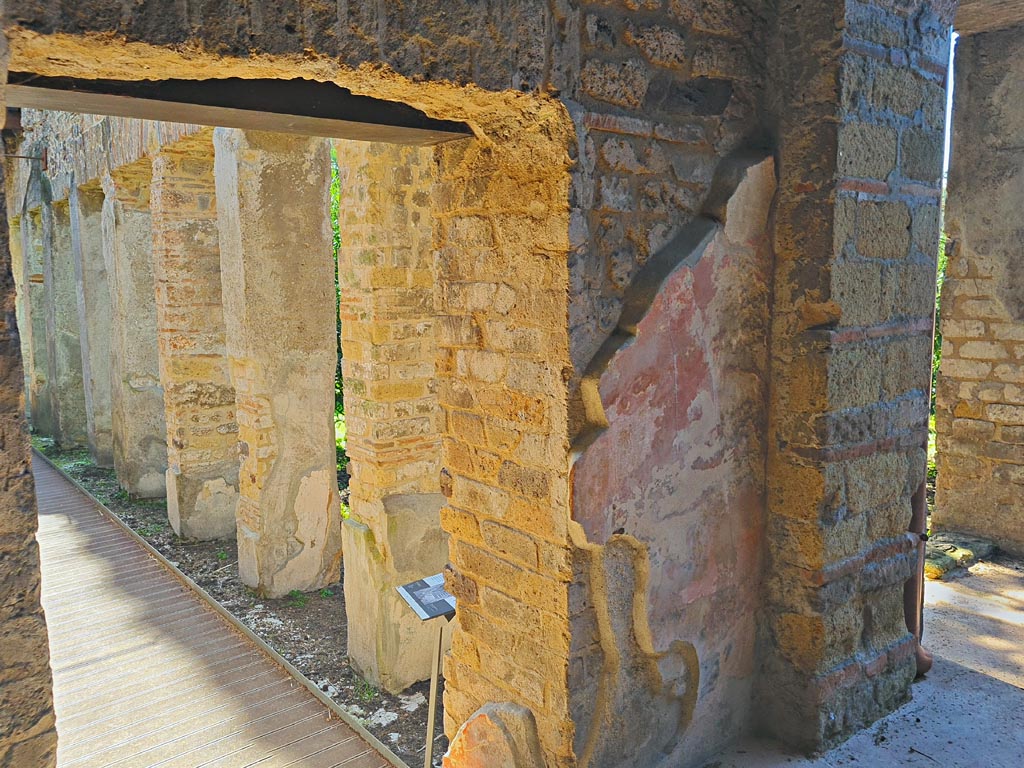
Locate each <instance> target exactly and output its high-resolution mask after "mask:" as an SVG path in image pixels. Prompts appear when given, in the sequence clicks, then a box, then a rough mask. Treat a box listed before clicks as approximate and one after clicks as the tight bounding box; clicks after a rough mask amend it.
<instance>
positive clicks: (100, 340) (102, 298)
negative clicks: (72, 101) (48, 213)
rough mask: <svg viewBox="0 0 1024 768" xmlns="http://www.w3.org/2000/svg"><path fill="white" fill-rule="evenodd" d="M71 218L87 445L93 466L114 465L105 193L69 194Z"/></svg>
mask: <svg viewBox="0 0 1024 768" xmlns="http://www.w3.org/2000/svg"><path fill="white" fill-rule="evenodd" d="M68 206H69V210H70V215H71V252H72V256H73V258H74V261H75V283H76V296H75V298H76V304H77V307H78V328H79V335H80V339H81V345H82V380H83V388H84V390H85V418H86V440H87V442H88V445H89V453H90V455H91V456H92V459H93V461H95V462H96V465H97V466H100V467H112V466H114V438H113V434H112V425H111V412H110V409H111V400H110V360H111V357H110V355H111V348H110V334H111V303H110V287H109V284H108V275H107V267H106V263H105V262H104V258H103V190H102V189H100V188H98V187H90V188H87V189H79V188H78V187H77V186H75V185H74V184H72V185H71V188H70V190H69V192H68Z"/></svg>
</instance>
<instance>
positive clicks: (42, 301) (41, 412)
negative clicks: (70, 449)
mask: <svg viewBox="0 0 1024 768" xmlns="http://www.w3.org/2000/svg"><path fill="white" fill-rule="evenodd" d="M21 251H22V255H23V258H24V263H23V269H24V275H23V278H22V282H23V285H24V286H25V289H26V290H25V293H26V301H25V309H26V312H25V314H26V319H27V321H28V342H27V344H26V345H25V348H26V351H27V352H28V357H27V361H28V364H27V366H26V367H27V369H28V375H29V392H28V396H29V410H30V412H31V413H32V429H33V430H34V431H35V432H37V433H39V434H41V435H45V436H46V437H52V438H56V437H57V434H58V432H59V429H60V425H59V423H58V416H57V404H56V398H55V397H54V393H53V380H52V370H53V366H52V365H51V358H50V351H51V349H50V348H49V347H48V345H47V338H49V335H48V326H47V316H48V315H49V314H50V312H49V308H50V298H49V285H48V284H47V282H46V261H47V259H46V238H45V237H44V233H43V214H42V209H41V208H35V209H33V210H30V211H27V212H26V213H25V214H24V215H23V216H22V219H21Z"/></svg>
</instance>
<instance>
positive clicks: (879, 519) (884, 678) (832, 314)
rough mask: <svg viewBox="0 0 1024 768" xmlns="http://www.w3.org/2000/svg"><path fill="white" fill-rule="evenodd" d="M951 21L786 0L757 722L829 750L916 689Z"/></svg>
mask: <svg viewBox="0 0 1024 768" xmlns="http://www.w3.org/2000/svg"><path fill="white" fill-rule="evenodd" d="M948 22H949V20H948V19H941V18H939V17H938V16H937V15H936V12H935V11H934V9H933V8H932V7H931V6H930V5H929V4H927V3H912V4H910V5H909V6H908V5H907V4H903V5H899V6H898V10H893V8H892V6H891V5H888V4H883V3H878V4H863V3H859V2H848V3H847V2H838V3H837V2H832V1H831V0H822V2H817V3H814V4H812V5H810V6H808V5H807V3H795V2H786V3H783V4H782V6H781V8H780V18H779V20H778V28H777V30H776V32H775V35H774V38H773V39H774V40H775V49H774V50H773V51H772V52H771V61H772V69H773V70H774V75H775V80H774V82H777V83H781V84H784V89H783V90H782V91H781V93H780V94H779V98H780V101H779V105H780V107H781V109H780V111H779V113H778V115H777V120H778V126H777V130H778V141H779V149H778V156H779V158H780V165H779V179H780V181H779V196H778V203H777V208H776V232H775V254H776V274H775V278H774V280H775V289H774V290H775V293H774V302H775V306H774V315H773V330H772V333H773V343H772V363H771V365H772V383H771V395H770V423H769V440H768V445H769V455H768V518H767V523H768V528H767V531H768V533H767V535H768V573H767V581H766V584H767V592H766V611H765V615H764V623H763V632H764V642H765V647H764V653H765V655H766V660H765V667H764V669H765V671H764V678H763V680H762V697H761V698H762V701H761V704H760V706H759V708H760V711H761V712H763V713H764V715H765V716H764V719H763V722H762V727H763V728H765V729H766V730H769V731H771V732H773V733H774V734H776V735H777V736H779V737H781V738H783V739H784V740H785V741H787V742H788V743H790V744H793V745H796V746H800V747H802V748H810V749H821V748H825V747H827V746H829V745H830V744H832V743H834V742H835V741H837V740H838V739H841V738H844V737H845V736H847V735H849V734H850V733H852V732H853V731H854V730H856V729H858V728H860V727H862V726H863V725H865V724H867V723H868V722H870V721H872V720H874V719H876V718H878V717H880V716H882V715H884V714H886V713H887V712H889V711H891V710H892V709H894V708H895V707H897V706H898V705H899V704H901V703H902V702H904V701H905V700H906V699H907V698H908V696H909V692H910V691H909V687H910V681H911V680H912V679H913V677H914V674H915V661H914V651H915V647H916V644H915V641H914V638H913V637H912V636H911V635H909V634H908V631H907V626H906V624H905V621H904V611H903V590H904V582H905V581H906V580H907V579H908V577H909V576H910V575H911V574H912V573H913V571H914V569H915V563H916V557H917V552H916V550H917V541H916V537H914V536H911V535H909V534H908V533H907V532H906V531H907V528H908V524H909V522H910V519H911V495H912V493H913V492H914V491H915V490H917V489H918V488H919V486H920V484H921V483H922V482H923V479H924V475H925V450H924V444H925V441H926V438H927V416H928V401H929V385H928V381H929V376H928V374H929V370H930V365H929V362H930V343H931V315H932V308H933V305H932V301H933V292H934V268H935V255H936V250H937V235H938V205H939V175H940V172H941V160H942V124H943V99H944V90H943V89H944V72H945V66H946V57H947V53H948V42H949V41H948V31H947V29H948V27H947V25H948Z"/></svg>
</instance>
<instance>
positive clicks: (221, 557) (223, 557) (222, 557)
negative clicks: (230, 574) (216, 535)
mask: <svg viewBox="0 0 1024 768" xmlns="http://www.w3.org/2000/svg"><path fill="white" fill-rule="evenodd" d="M217 559H218V560H220V561H221V562H222V563H223V562H224V561H225V560H227V559H228V553H227V552H225V551H224V550H223V549H218V550H217Z"/></svg>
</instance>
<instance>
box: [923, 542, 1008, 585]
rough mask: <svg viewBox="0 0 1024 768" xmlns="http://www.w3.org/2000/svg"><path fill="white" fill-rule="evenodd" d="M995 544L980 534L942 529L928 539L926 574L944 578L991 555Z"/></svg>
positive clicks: (931, 577)
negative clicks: (973, 534) (972, 534)
mask: <svg viewBox="0 0 1024 768" xmlns="http://www.w3.org/2000/svg"><path fill="white" fill-rule="evenodd" d="M995 550H996V546H995V544H993V543H992V542H991V541H989V540H988V539H983V538H981V537H979V536H971V535H970V534H966V533H957V532H955V531H941V532H939V533H936V534H934V535H932V536H931V537H930V538H929V539H928V547H927V552H926V554H925V561H924V575H925V576H927V577H928V578H929V579H942V578H944V577H945V576H946V575H947V574H949V573H951V572H953V571H955V570H956V569H958V568H968V567H970V566H971V565H973V564H974V563H976V562H977V561H978V560H984V559H985V558H987V557H991V555H992V553H993V552H994V551H995Z"/></svg>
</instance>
